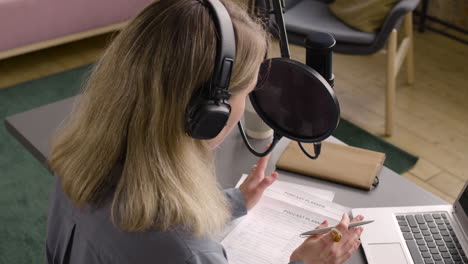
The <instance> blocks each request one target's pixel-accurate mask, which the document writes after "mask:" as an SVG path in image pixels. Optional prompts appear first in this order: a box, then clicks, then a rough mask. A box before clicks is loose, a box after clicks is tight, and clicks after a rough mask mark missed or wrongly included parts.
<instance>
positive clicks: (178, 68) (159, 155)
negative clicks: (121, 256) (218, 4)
mask: <svg viewBox="0 0 468 264" xmlns="http://www.w3.org/2000/svg"><path fill="white" fill-rule="evenodd" d="M202 2H203V1H197V0H163V1H159V2H155V3H152V4H150V5H149V6H148V7H146V8H145V9H144V10H142V11H141V13H140V14H138V15H137V16H136V18H134V19H133V20H132V21H131V22H130V23H129V25H128V26H127V27H126V28H125V29H123V30H122V31H121V32H120V33H119V34H118V36H117V37H116V38H115V40H114V41H113V42H112V43H111V45H110V46H109V47H108V49H107V51H106V52H105V54H104V55H103V57H102V58H101V59H100V61H99V62H97V64H96V65H95V67H94V70H93V72H92V74H91V76H90V78H89V80H88V81H87V83H86V85H85V88H84V91H83V94H82V95H81V98H80V101H79V103H78V105H77V106H76V107H75V110H74V111H73V114H72V116H71V118H70V121H69V122H68V123H67V125H66V126H65V127H63V128H62V129H61V130H60V131H59V133H58V134H57V136H56V138H55V140H54V141H53V144H52V153H51V156H50V160H49V165H50V167H51V169H52V170H53V171H54V172H55V173H56V174H57V176H58V177H59V178H60V179H61V184H62V187H63V190H64V192H65V193H66V195H67V196H68V197H69V198H70V199H71V200H72V201H73V202H74V203H75V204H76V205H77V206H79V207H81V206H82V205H84V204H86V203H91V204H99V203H100V202H101V201H104V200H106V201H107V199H109V200H111V212H112V219H113V221H114V224H116V225H117V226H118V227H120V228H121V229H122V230H125V231H141V230H146V229H149V228H157V229H159V230H168V229H170V228H172V227H174V226H175V225H178V226H183V227H186V228H190V230H192V231H193V232H194V234H207V233H209V232H210V231H216V230H220V229H221V228H222V227H223V226H224V225H225V223H226V221H227V220H228V219H229V217H230V213H229V206H228V205H227V203H226V201H225V198H224V196H223V194H222V192H221V190H220V188H219V186H218V184H217V180H216V176H215V175H214V165H213V157H212V150H211V149H209V147H208V144H207V143H206V142H204V141H200V140H196V139H193V138H191V137H189V136H187V135H186V134H185V113H186V112H185V110H186V107H187V104H188V103H189V101H190V98H191V96H192V94H194V93H195V92H196V91H197V88H199V87H201V85H202V84H203V83H205V82H206V81H207V80H209V78H210V76H211V74H212V71H213V62H214V58H215V53H216V42H217V40H216V35H215V34H216V33H215V27H214V23H213V20H212V18H211V17H210V14H209V10H208V8H207V7H206V6H205V5H204V4H203V3H202ZM222 2H223V3H224V5H225V7H226V9H227V10H228V12H229V14H230V16H231V20H232V22H233V26H234V31H235V35H236V36H235V37H236V60H235V65H234V69H233V73H232V77H231V84H230V91H231V92H232V93H236V92H238V91H240V90H242V89H245V88H247V85H248V84H249V83H250V82H251V81H252V80H253V78H254V77H255V76H254V74H255V72H256V70H257V69H258V67H259V65H260V63H261V61H262V60H263V57H264V55H265V53H266V49H267V45H268V37H267V34H266V32H265V30H264V29H263V27H262V25H261V24H260V23H258V22H256V21H254V20H253V19H252V18H251V17H249V15H248V14H247V13H246V11H245V10H243V9H241V8H240V7H239V6H237V5H235V4H233V3H230V2H227V1H224V0H223V1H222ZM119 159H123V161H122V162H123V168H122V173H121V174H118V175H115V174H112V173H110V171H111V169H112V168H115V166H116V164H118V162H119ZM113 177H114V178H113ZM109 194H110V197H107V196H109ZM109 202H110V201H109Z"/></svg>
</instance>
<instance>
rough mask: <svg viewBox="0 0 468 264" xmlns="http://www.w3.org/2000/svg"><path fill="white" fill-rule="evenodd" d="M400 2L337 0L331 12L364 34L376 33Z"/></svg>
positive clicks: (394, 0)
mask: <svg viewBox="0 0 468 264" xmlns="http://www.w3.org/2000/svg"><path fill="white" fill-rule="evenodd" d="M398 1H399V0H335V2H333V3H331V4H330V5H329V9H330V11H331V12H332V13H333V14H334V15H335V16H336V17H338V18H339V19H341V20H342V21H343V22H345V23H346V24H347V25H348V26H350V27H353V28H355V29H357V30H360V31H363V32H369V33H372V32H375V31H377V30H378V29H379V28H380V27H381V26H382V24H383V22H384V20H385V17H386V16H387V14H388V13H389V12H390V10H392V8H393V6H394V5H395V4H396V3H397V2H398Z"/></svg>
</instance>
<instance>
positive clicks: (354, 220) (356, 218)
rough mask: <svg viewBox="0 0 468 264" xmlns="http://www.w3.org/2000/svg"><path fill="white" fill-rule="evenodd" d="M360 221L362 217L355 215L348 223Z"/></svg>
mask: <svg viewBox="0 0 468 264" xmlns="http://www.w3.org/2000/svg"><path fill="white" fill-rule="evenodd" d="M362 220H364V216H362V215H357V216H356V217H354V218H353V220H351V221H350V223H354V222H359V221H362Z"/></svg>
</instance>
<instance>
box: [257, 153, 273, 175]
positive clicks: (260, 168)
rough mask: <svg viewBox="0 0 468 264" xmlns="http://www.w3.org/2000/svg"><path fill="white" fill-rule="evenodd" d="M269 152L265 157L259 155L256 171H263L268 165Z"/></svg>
mask: <svg viewBox="0 0 468 264" xmlns="http://www.w3.org/2000/svg"><path fill="white" fill-rule="evenodd" d="M270 156H271V153H270V154H268V155H266V156H265V157H261V158H259V159H258V161H257V171H258V172H264V171H265V169H266V167H267V165H268V159H270Z"/></svg>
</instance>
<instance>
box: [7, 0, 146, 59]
mask: <svg viewBox="0 0 468 264" xmlns="http://www.w3.org/2000/svg"><path fill="white" fill-rule="evenodd" d="M150 2H152V0H0V59H2V58H6V57H11V56H15V55H18V54H22V53H25V52H30V51H34V50H38V49H41V48H46V47H49V46H53V45H58V44H62V43H65V42H69V41H73V40H77V39H80V38H84V37H89V36H92V35H98V34H102V33H105V32H109V31H113V30H117V29H119V28H121V27H122V26H123V25H124V23H123V22H125V21H127V20H128V19H130V18H131V17H133V16H134V15H136V14H137V13H138V12H139V11H140V10H141V9H143V8H144V7H145V6H146V5H148V4H149V3H150Z"/></svg>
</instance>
